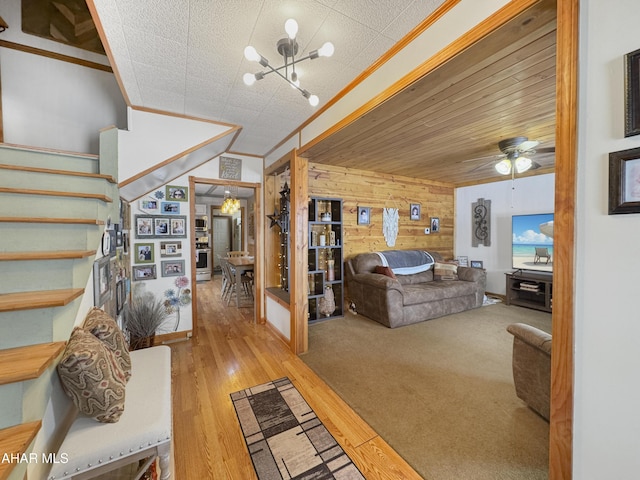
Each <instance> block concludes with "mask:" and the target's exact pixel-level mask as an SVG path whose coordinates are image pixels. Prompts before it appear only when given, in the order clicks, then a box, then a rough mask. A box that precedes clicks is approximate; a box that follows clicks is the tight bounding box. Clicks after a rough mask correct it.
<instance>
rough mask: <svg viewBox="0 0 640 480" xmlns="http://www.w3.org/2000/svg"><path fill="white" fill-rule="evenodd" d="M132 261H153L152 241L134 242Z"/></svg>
mask: <svg viewBox="0 0 640 480" xmlns="http://www.w3.org/2000/svg"><path fill="white" fill-rule="evenodd" d="M134 249H135V252H134V254H135V258H134V259H133V263H153V243H136V244H135V245H134Z"/></svg>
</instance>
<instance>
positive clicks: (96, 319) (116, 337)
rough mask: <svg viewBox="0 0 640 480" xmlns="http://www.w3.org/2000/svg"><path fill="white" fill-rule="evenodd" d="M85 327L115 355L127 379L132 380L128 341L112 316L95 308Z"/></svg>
mask: <svg viewBox="0 0 640 480" xmlns="http://www.w3.org/2000/svg"><path fill="white" fill-rule="evenodd" d="M83 327H84V328H85V330H88V331H89V332H91V333H92V334H93V335H95V336H96V337H97V338H98V339H99V340H101V341H102V342H104V344H105V345H106V347H107V348H108V349H109V350H111V352H112V353H113V354H114V355H115V357H116V361H117V362H118V365H120V368H121V369H122V371H123V372H124V375H125V378H126V379H127V381H129V378H131V357H130V355H129V348H128V347H127V339H126V338H125V337H124V334H123V333H122V330H120V327H118V324H117V323H116V322H115V320H114V319H113V318H111V316H110V315H109V314H108V313H107V312H105V311H104V310H101V309H100V308H98V307H93V308H92V309H91V310H89V313H87V316H86V317H85V319H84V324H83Z"/></svg>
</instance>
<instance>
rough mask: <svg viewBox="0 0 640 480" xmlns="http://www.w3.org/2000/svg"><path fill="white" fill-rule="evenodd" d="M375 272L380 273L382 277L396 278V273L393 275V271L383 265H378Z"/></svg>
mask: <svg viewBox="0 0 640 480" xmlns="http://www.w3.org/2000/svg"><path fill="white" fill-rule="evenodd" d="M375 272H376V273H379V274H381V275H386V276H387V277H391V278H396V275H395V273H393V270H391V268H389V267H383V266H382V265H376V269H375Z"/></svg>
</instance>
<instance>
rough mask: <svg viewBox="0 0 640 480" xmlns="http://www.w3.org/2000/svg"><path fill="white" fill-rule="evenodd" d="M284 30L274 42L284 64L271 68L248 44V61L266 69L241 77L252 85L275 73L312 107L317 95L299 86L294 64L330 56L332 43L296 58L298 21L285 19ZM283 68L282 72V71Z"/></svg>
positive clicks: (246, 56)
mask: <svg viewBox="0 0 640 480" xmlns="http://www.w3.org/2000/svg"><path fill="white" fill-rule="evenodd" d="M284 30H285V32H287V36H286V37H285V38H281V39H280V40H278V42H277V43H276V49H277V50H278V53H280V55H282V58H283V60H284V65H282V66H280V67H277V68H273V67H272V66H271V65H270V64H269V60H267V59H266V58H264V57H263V56H262V55H260V54H259V53H258V52H257V51H256V49H255V48H253V47H252V46H248V47H246V48H245V49H244V56H245V58H246V59H247V60H249V61H250V62H258V63H259V64H260V65H262V66H263V67H264V68H266V69H267V70H266V71H262V72H258V73H255V74H254V73H245V74H244V76H243V77H242V80H243V81H244V83H245V84H246V85H253V84H254V83H255V82H256V80H262V79H263V78H264V77H265V75H269V74H270V73H276V74H278V75H279V76H280V77H281V78H283V79H284V80H285V81H286V82H287V83H289V85H291V87H292V88H295V89H296V90H298V91H299V92H300V93H301V94H302V96H303V97H304V98H306V99H307V100H309V104H310V105H311V106H312V107H315V106H316V105H318V102H319V101H320V100H319V99H318V96H317V95H312V94H311V93H309V92H308V91H307V90H305V89H304V88H302V87H300V80H299V79H298V73H297V72H296V64H297V63H300V62H302V61H304V60H314V59H316V58H318V57H330V56H331V55H333V50H334V49H333V44H332V43H331V42H326V43H325V44H324V45H322V47H320V48H319V49H317V50H313V51H312V52H311V53H309V55H307V56H306V57H302V58H298V59H296V58H295V56H296V54H297V53H298V42H296V35H297V33H298V22H296V21H295V20H294V19H293V18H290V19H289V20H287V21H286V22H285V24H284ZM282 70H284V73H283V72H282Z"/></svg>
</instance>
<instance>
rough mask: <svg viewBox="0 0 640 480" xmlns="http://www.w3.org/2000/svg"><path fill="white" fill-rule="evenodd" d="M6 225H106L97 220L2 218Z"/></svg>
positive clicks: (0, 219)
mask: <svg viewBox="0 0 640 480" xmlns="http://www.w3.org/2000/svg"><path fill="white" fill-rule="evenodd" d="M0 222H5V223H10V222H13V223H63V224H70V225H76V224H81V225H104V220H96V219H95V218H56V217H0Z"/></svg>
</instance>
